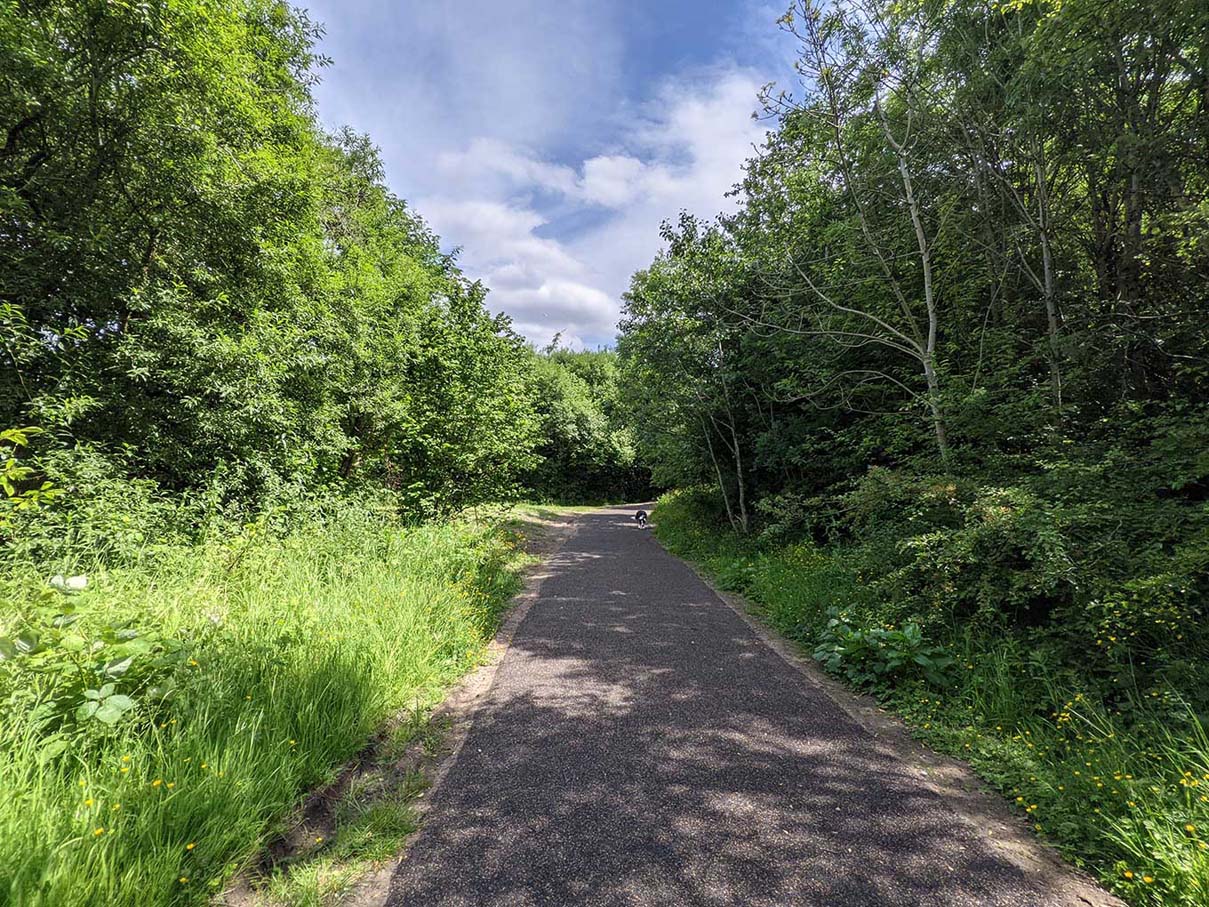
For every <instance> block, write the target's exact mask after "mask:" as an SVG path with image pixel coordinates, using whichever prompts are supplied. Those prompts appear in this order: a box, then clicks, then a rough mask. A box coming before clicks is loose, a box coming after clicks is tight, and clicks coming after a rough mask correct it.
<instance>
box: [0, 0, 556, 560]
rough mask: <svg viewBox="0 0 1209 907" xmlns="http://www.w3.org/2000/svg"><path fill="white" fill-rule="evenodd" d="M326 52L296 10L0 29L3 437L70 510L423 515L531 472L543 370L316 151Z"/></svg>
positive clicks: (438, 262)
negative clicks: (186, 502)
mask: <svg viewBox="0 0 1209 907" xmlns="http://www.w3.org/2000/svg"><path fill="white" fill-rule="evenodd" d="M318 33H319V30H318V27H317V26H316V25H315V24H313V23H312V22H310V21H309V20H308V19H307V18H306V16H305V15H304V14H303V13H302V12H300V11H298V10H294V9H291V8H290V7H288V6H287V5H286V4H284V3H282V2H279V0H239V2H235V3H226V2H223V3H220V2H214V0H185V2H172V3H167V2H163V0H159V2H153V3H139V4H133V3H107V2H99V0H98V2H84V3H76V2H52V3H39V4H6V5H4V6H3V7H2V8H0V46H3V48H4V50H3V52H2V54H0V111H3V113H0V134H2V135H3V136H4V140H3V144H4V155H3V156H0V231H2V232H3V234H4V236H5V237H6V241H5V242H4V243H3V244H2V245H0V298H2V299H3V300H4V302H3V304H2V305H3V307H2V308H0V330H2V331H3V335H4V345H3V354H0V424H4V425H15V424H29V423H33V424H37V425H40V426H42V427H43V428H45V429H47V432H46V433H45V434H43V435H42V436H40V437H39V438H38V447H39V453H42V454H46V455H47V456H48V457H51V458H53V459H54V460H55V463H56V466H57V467H58V469H59V471H61V472H64V473H73V472H74V473H75V474H76V475H77V477H79V478H80V479H81V480H80V481H78V482H77V483H76V485H77V493H78V494H79V495H80V496H81V498H83V499H96V498H98V497H104V496H105V495H107V494H108V491H107V489H109V488H110V487H114V486H117V485H120V483H121V482H122V481H123V480H130V481H134V482H137V483H140V485H139V487H140V488H145V489H146V494H147V495H148V496H149V497H156V496H158V495H161V494H162V495H165V496H167V497H169V498H173V499H175V498H177V497H179V496H180V495H182V494H183V495H187V496H191V497H193V498H195V499H198V498H201V499H205V500H206V501H207V502H208V504H209V505H210V507H211V508H218V509H221V510H222V511H223V513H224V515H225V516H227V517H230V518H232V519H235V520H237V521H240V522H243V521H247V520H249V519H252V518H254V517H255V516H256V515H257V514H259V513H261V512H262V511H264V510H265V509H267V508H271V507H274V506H277V505H280V504H282V503H285V504H287V505H289V504H290V502H292V501H295V500H299V499H302V498H305V497H306V496H307V494H308V493H313V492H315V491H317V490H318V489H331V488H336V487H340V488H349V487H352V488H358V487H364V486H367V485H369V486H383V485H385V486H387V487H389V488H391V489H392V490H394V491H395V492H397V495H398V506H399V507H400V508H401V509H404V510H407V511H409V512H412V513H416V514H420V515H424V514H430V513H436V512H441V513H445V512H450V511H453V510H456V509H458V508H460V507H464V506H466V505H468V504H474V503H477V502H481V501H484V500H488V499H495V498H499V497H501V496H506V495H508V494H510V493H512V492H513V491H514V490H515V489H516V485H517V477H518V475H519V474H520V473H521V472H522V471H523V470H525V469H528V468H530V467H531V465H532V462H533V461H532V450H533V445H534V443H535V437H534V421H533V417H532V414H531V409H532V407H531V398H530V394H529V391H528V389H527V388H526V386H525V385H524V384H523V381H522V377H523V374H524V369H523V366H522V363H523V360H524V358H525V356H526V355H527V354H526V351H525V350H524V348H523V345H522V343H521V341H520V340H519V338H517V337H516V336H514V335H513V334H512V332H511V330H510V328H509V326H508V323H507V321H506V319H502V318H494V317H491V316H490V315H488V314H487V312H486V311H485V310H484V308H483V298H484V292H483V289H482V288H481V287H480V286H478V285H476V284H472V283H470V282H469V281H467V280H466V279H465V278H463V276H462V275H461V274H460V272H459V271H458V269H457V266H456V263H455V262H454V260H453V259H452V257H450V256H447V255H445V254H443V253H442V252H441V251H440V246H439V242H438V239H437V237H436V236H434V235H433V234H432V232H431V231H430V230H429V229H428V228H427V227H426V226H425V224H424V223H423V221H422V220H421V219H420V218H419V217H418V216H417V215H416V214H415V213H414V212H412V211H411V210H410V209H409V208H408V207H407V205H406V204H405V203H404V202H402V201H401V200H399V199H398V198H396V197H394V196H393V195H392V194H391V193H390V192H389V191H388V190H387V189H386V187H385V185H384V180H383V171H382V165H381V162H380V160H379V157H378V154H377V151H376V149H375V148H374V147H373V145H372V144H371V143H370V142H369V141H368V139H366V138H365V137H362V136H358V135H355V134H352V133H350V132H348V131H347V130H346V131H344V132H341V133H339V134H337V135H334V136H329V135H326V134H324V133H323V132H322V131H321V130H320V129H319V127H318V125H317V121H316V117H315V114H314V111H313V107H312V102H311V97H310V86H311V85H312V84H313V82H314V80H315V78H316V77H317V76H316V73H317V67H318V66H319V65H321V64H322V62H323V61H322V60H321V59H319V58H318V57H316V55H315V53H314V50H313V42H314V40H315V39H316V37H317V35H318ZM73 456H78V457H80V458H81V462H80V463H79V464H78V465H75V466H73V465H72V464H70V463H68V462H66V461H67V459H69V458H70V457H73ZM101 459H104V460H106V461H108V462H109V463H110V464H111V468H112V474H111V475H109V476H105V477H103V478H102V477H100V476H97V475H96V474H97V472H98V470H97V468H96V464H97V463H98V462H99V460H101ZM84 474H92V475H93V476H94V477H95V478H97V480H98V481H97V482H95V483H94V482H85V481H83V480H82V476H83V475H84ZM143 483H149V484H143ZM98 509H100V510H107V507H105V506H101V505H99V506H98ZM102 534H104V533H103V532H98V533H97V535H98V536H99V535H102Z"/></svg>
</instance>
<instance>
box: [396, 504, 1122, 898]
mask: <svg viewBox="0 0 1209 907" xmlns="http://www.w3.org/2000/svg"><path fill="white" fill-rule="evenodd" d="M630 516H631V511H626V510H621V509H618V510H612V511H597V512H594V513H592V514H588V515H586V516H583V517H581V518H579V528H578V531H577V533H576V534H575V535H574V536H573V537H572V538H571V539H570V540H569V541H568V542H567V544H566V545H564V547H563V548H562V549H561V551H560V552H558V553H557V554H556V555H555V556H554V559H553V562H552V564H551V575H549V576H548V577H547V578H546V580H545V581H544V583H543V584H542V586H541V590H540V596H539V598H538V599H537V601H536V602H535V603H534V605H533V606H532V608H531V610H530V611H529V613H528V614H527V615H526V616H525V618H524V620H523V621H522V622H521V624H520V626H519V628H518V629H517V631H516V634H515V636H514V638H513V640H512V643H511V646H510V648H509V649H508V652H507V654H506V655H505V657H504V660H503V662H502V663H501V664H500V665H499V668H498V671H497V673H496V675H495V679H494V683H493V685H492V687H491V690H490V693H489V694H488V695H487V697H486V698H485V700H484V701H483V703H482V705H481V706H480V707H479V710H478V713H477V714H476V717H475V720H474V724H473V726H472V728H471V730H470V732H469V735H468V736H467V738H466V740H465V743H464V745H463V746H462V749H461V751H460V753H459V754H458V756H457V757H456V761H455V762H454V763H453V765H452V766H451V767H450V768H449V771H448V773H447V774H446V775H445V777H444V779H443V781H442V782H441V784H440V787H439V788H438V789H437V791H436V792H435V794H434V797H433V801H432V805H431V809H430V811H429V813H428V816H427V818H426V819H425V822H424V826H423V828H422V830H421V832H420V834H419V835H418V836H417V838H416V840H415V841H414V842H413V844H412V845H411V848H410V851H409V853H408V854H407V856H406V858H405V860H404V861H403V863H402V864H401V866H400V867H399V870H398V871H397V873H396V874H395V877H394V879H393V880H392V884H391V890H390V897H389V903H390V904H391V905H393V907H428V905H449V907H453V905H459V907H463V905H464V907H471V905H474V907H488V905H490V907H497V905H498V907H536V905H549V907H562V905H669V907H671V905H698V904H700V905H736V907H738V905H743V907H761V905H769V907H771V905H778V907H779V905H820V907H824V905H825V907H841V905H871V907H872V905H878V907H883V905H887V907H906V905H917V904H918V905H925V904H926V905H953V907H958V905H960V907H973V905H1021V907H1042V905H1058V904H1089V903H1094V904H1101V903H1111V901H1109V899H1108V898H1107V897H1106V896H1105V897H1104V898H1103V899H1102V900H1101V899H1100V898H1099V897H1098V896H1096V895H1095V893H1094V891H1095V890H1094V889H1091V888H1090V886H1086V888H1087V890H1089V891H1092V892H1093V895H1092V897H1091V898H1082V897H1079V896H1078V895H1072V894H1071V891H1072V889H1071V888H1070V887H1069V885H1066V884H1060V880H1059V879H1057V878H1054V876H1061V875H1062V873H1061V871H1058V872H1057V873H1044V872H1037V871H1029V869H1028V868H1027V862H1028V861H1023V862H1022V861H1021V860H1019V859H1013V858H1012V857H1011V854H1010V852H1009V851H1006V850H1001V847H1000V845H998V844H996V843H995V841H996V839H995V838H993V837H988V835H987V834H985V830H984V829H980V828H978V827H977V826H976V824H974V823H971V822H970V821H968V820H967V819H964V818H962V817H960V816H959V815H957V813H956V812H955V811H954V809H953V808H952V806H951V804H950V802H949V801H948V800H947V799H946V798H945V797H943V796H941V795H940V794H939V793H938V792H937V791H936V790H935V789H934V788H933V789H929V786H928V785H927V784H925V783H921V780H920V774H919V769H918V767H917V766H916V767H913V766H909V765H907V764H904V760H903V757H902V755H901V752H898V751H896V750H894V749H893V748H892V747H887V746H885V745H883V744H882V743H881V742H879V740H878V739H877V738H875V737H874V736H871V735H870V734H869V733H868V732H867V731H865V730H864V729H863V728H862V727H861V725H860V724H858V723H857V722H856V721H855V720H853V718H851V717H850V716H849V714H848V712H846V711H844V710H843V709H841V708H840V707H839V706H838V705H837V704H836V702H835V701H834V700H833V699H832V698H831V697H830V696H828V694H827V693H826V692H825V690H824V689H823V688H821V687H820V686H818V685H817V684H815V683H812V682H810V681H809V679H808V678H807V677H806V676H804V675H803V674H802V672H801V671H800V670H799V669H798V668H796V667H794V666H792V665H790V664H789V663H787V662H786V661H785V660H784V659H782V658H781V657H780V656H779V655H778V654H776V652H774V651H773V650H772V649H771V648H769V647H768V646H767V645H766V644H765V643H764V642H763V641H761V639H760V637H759V636H758V635H757V634H756V633H755V632H754V631H753V630H752V628H751V627H750V626H749V625H748V624H747V623H746V622H745V621H744V620H743V619H742V618H740V617H739V616H738V615H737V614H736V613H735V612H734V611H733V610H732V609H731V608H730V607H729V606H728V605H726V604H725V603H724V602H722V601H721V600H720V599H719V598H718V597H717V595H715V594H714V593H713V592H712V591H711V590H710V589H709V588H708V587H707V586H706V585H705V584H704V583H703V582H702V581H701V580H700V579H699V578H698V577H697V576H696V575H695V574H694V573H693V572H692V571H691V570H690V569H689V568H688V567H687V566H685V565H684V564H683V563H682V562H681V561H679V560H677V559H676V558H674V557H672V556H671V555H669V554H667V553H666V552H665V551H664V550H663V549H662V548H661V547H660V546H659V545H658V543H657V542H656V541H655V539H654V538H653V537H652V536H651V535H650V533H648V532H644V531H642V530H640V529H638V528H637V527H636V526H635V525H634V523H633V521H632V520H631V519H630ZM1022 866H1023V867H1024V868H1022ZM1068 881H1069V880H1068ZM1076 887H1078V885H1076Z"/></svg>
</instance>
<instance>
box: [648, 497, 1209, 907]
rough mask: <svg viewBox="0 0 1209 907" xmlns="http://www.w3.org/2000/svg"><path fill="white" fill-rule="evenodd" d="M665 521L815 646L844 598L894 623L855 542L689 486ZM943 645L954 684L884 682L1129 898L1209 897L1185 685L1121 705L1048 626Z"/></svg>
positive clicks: (670, 541)
mask: <svg viewBox="0 0 1209 907" xmlns="http://www.w3.org/2000/svg"><path fill="white" fill-rule="evenodd" d="M653 521H654V524H655V527H656V532H657V534H658V536H659V538H660V540H661V541H663V542H664V543H665V544H666V545H667V546H668V548H669V549H671V550H672V551H673V552H675V553H676V554H679V555H681V556H683V557H686V558H688V559H689V560H691V561H695V562H696V563H698V564H700V565H701V566H702V567H704V568H705V570H706V571H707V572H709V573H710V574H712V575H713V577H714V578H715V579H716V581H717V582H718V583H719V584H720V585H722V586H723V587H724V588H729V589H732V590H734V591H739V592H742V593H743V594H744V595H745V596H747V598H748V599H749V600H750V601H751V602H752V603H753V604H754V605H755V606H756V608H757V613H758V614H759V615H760V616H761V617H762V618H763V619H764V620H766V621H767V622H768V623H769V624H771V625H772V626H773V627H774V628H775V629H776V630H778V631H779V632H781V633H782V634H784V635H785V636H787V637H789V638H791V639H793V640H795V641H796V642H798V643H800V644H802V645H803V646H805V647H806V648H807V649H812V648H813V647H814V646H815V645H816V644H818V643H819V642H820V641H821V640H822V639H823V638H824V636H825V634H826V632H827V630H826V626H827V621H828V620H829V615H830V613H832V611H833V609H839V610H841V611H845V610H847V609H850V608H851V609H853V610H854V611H855V612H856V613H857V614H859V616H860V618H861V619H863V620H865V621H868V622H869V623H870V624H871V625H875V626H876V625H881V626H887V624H886V621H889V620H890V618H889V617H888V616H887V615H884V614H879V610H878V602H877V601H875V600H871V596H869V595H867V594H866V592H865V590H864V589H862V588H860V587H859V586H858V584H857V581H856V579H855V575H854V573H855V571H854V570H853V569H852V568H851V566H850V560H851V559H852V552H851V550H849V549H845V548H836V549H829V550H822V549H818V548H815V547H813V546H811V545H809V544H788V545H781V544H762V543H760V542H759V541H758V540H756V539H752V538H744V537H740V536H738V535H736V534H734V533H732V532H730V531H728V530H726V529H725V528H723V527H722V525H721V524H720V523H719V521H717V520H715V519H710V518H709V517H708V516H706V515H704V514H703V513H702V511H701V502H700V501H699V500H697V499H696V498H694V497H693V496H691V495H686V494H672V495H669V496H667V497H665V498H663V499H661V500H660V502H659V504H658V506H657V507H656V509H655V512H654V514H653ZM933 642H936V643H940V644H943V645H944V647H945V649H946V651H947V652H948V653H949V654H950V655H952V657H953V658H954V659H955V662H954V666H953V670H952V671H951V672H950V677H949V680H948V682H947V683H946V684H944V685H942V686H935V685H929V684H928V683H926V682H924V681H923V680H922V679H920V678H918V677H911V676H908V677H896V678H893V679H891V680H890V681H888V682H886V683H882V684H878V685H874V686H873V687H872V688H871V689H870V692H872V693H873V694H874V695H876V696H877V697H878V698H879V699H880V700H881V702H882V703H883V704H884V705H886V706H887V707H888V708H890V709H891V710H892V711H895V712H896V713H897V714H899V715H900V716H902V717H903V718H904V719H905V720H906V721H907V723H908V724H909V725H910V726H911V728H912V730H913V732H914V733H915V734H916V735H917V736H919V737H921V738H922V739H924V740H926V741H927V742H928V743H929V744H930V745H931V746H933V747H935V748H936V749H939V750H943V751H945V752H948V753H950V754H952V755H956V756H958V757H960V758H963V759H965V760H967V761H968V762H969V763H970V765H971V766H972V767H973V768H974V769H975V771H977V772H978V773H979V774H980V775H982V777H984V778H985V779H987V780H988V781H990V782H991V783H992V784H993V785H994V786H996V787H997V788H998V789H999V790H1000V791H1001V792H1002V793H1003V794H1004V795H1005V796H1006V797H1007V798H1008V799H1009V800H1010V801H1011V802H1012V803H1014V804H1015V805H1016V807H1017V808H1018V809H1019V810H1020V812H1021V814H1022V816H1023V817H1025V818H1026V819H1027V821H1028V822H1029V824H1030V825H1031V826H1032V827H1033V829H1034V830H1035V831H1036V832H1037V833H1038V834H1039V835H1041V836H1043V837H1045V838H1047V839H1048V840H1050V841H1051V842H1053V843H1054V844H1056V845H1057V846H1058V847H1059V848H1060V849H1061V850H1062V851H1063V853H1064V854H1065V855H1066V856H1067V858H1068V859H1070V860H1072V861H1073V862H1075V863H1076V864H1078V865H1080V866H1083V867H1086V868H1087V869H1089V870H1091V871H1092V872H1094V873H1095V874H1097V875H1098V876H1099V878H1100V879H1101V881H1102V882H1104V884H1105V885H1107V886H1108V887H1110V888H1112V889H1113V890H1115V891H1116V892H1117V893H1118V894H1120V895H1122V896H1123V897H1124V898H1125V899H1126V900H1128V901H1130V902H1131V903H1133V904H1137V905H1180V907H1205V905H1207V904H1209V737H1207V736H1206V732H1205V726H1204V724H1203V720H1202V718H1200V717H1198V716H1197V715H1195V714H1193V713H1192V711H1191V710H1190V709H1189V708H1188V706H1187V705H1186V704H1185V702H1184V701H1183V699H1182V697H1181V696H1180V694H1179V692H1178V691H1176V690H1175V689H1171V688H1157V689H1149V690H1145V691H1143V690H1137V689H1134V690H1133V691H1132V692H1130V693H1128V694H1127V695H1125V696H1124V697H1121V696H1120V695H1119V691H1118V695H1117V696H1115V698H1114V702H1113V704H1112V706H1109V705H1107V704H1106V702H1105V700H1104V698H1103V697H1101V696H1099V695H1098V694H1097V690H1098V686H1097V683H1096V682H1094V681H1093V679H1091V678H1089V677H1087V676H1085V675H1084V674H1083V673H1082V672H1081V670H1080V666H1079V664H1078V663H1073V662H1072V661H1071V660H1070V659H1069V658H1068V657H1066V656H1065V655H1064V653H1062V652H1061V651H1060V650H1058V649H1057V648H1056V647H1046V646H1045V645H1043V644H1039V640H1038V639H1036V638H1031V639H1026V638H1022V637H1018V636H1014V635H1011V634H1009V633H1006V632H1005V633H1002V634H997V635H994V634H990V633H983V634H977V633H974V632H971V631H969V630H967V629H964V628H961V627H953V628H951V632H950V634H949V635H948V636H947V637H946V638H944V639H939V640H933ZM1206 664H1209V653H1206Z"/></svg>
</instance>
